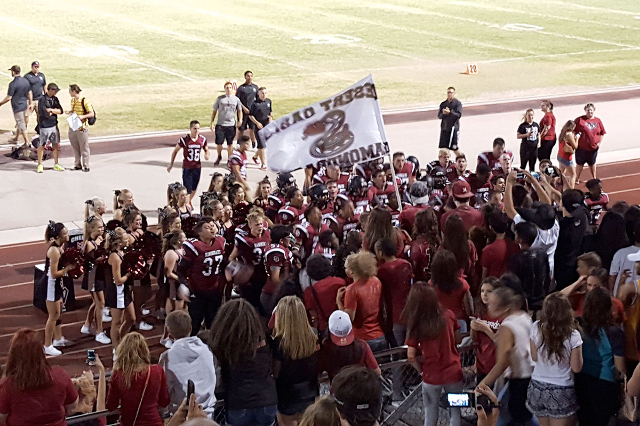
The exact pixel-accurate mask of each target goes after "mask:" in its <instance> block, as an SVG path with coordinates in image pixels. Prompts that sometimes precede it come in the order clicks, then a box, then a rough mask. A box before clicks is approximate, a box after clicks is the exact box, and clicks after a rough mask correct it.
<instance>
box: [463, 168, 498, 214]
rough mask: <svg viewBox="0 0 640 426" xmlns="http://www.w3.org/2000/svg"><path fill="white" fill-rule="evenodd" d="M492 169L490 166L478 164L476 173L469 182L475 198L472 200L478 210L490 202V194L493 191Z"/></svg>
mask: <svg viewBox="0 0 640 426" xmlns="http://www.w3.org/2000/svg"><path fill="white" fill-rule="evenodd" d="M491 177H492V176H491V169H490V168H489V165H488V164H478V167H476V172H475V173H471V175H469V178H468V179H467V182H469V186H470V187H471V192H473V195H474V198H472V199H471V201H472V202H473V205H474V206H475V207H476V208H480V206H482V205H483V204H486V203H488V202H489V194H490V193H491V191H493V185H492V184H491Z"/></svg>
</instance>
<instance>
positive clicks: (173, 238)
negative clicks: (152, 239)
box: [162, 231, 184, 256]
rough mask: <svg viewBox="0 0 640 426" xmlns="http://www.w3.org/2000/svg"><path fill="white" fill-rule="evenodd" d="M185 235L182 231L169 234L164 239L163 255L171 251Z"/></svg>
mask: <svg viewBox="0 0 640 426" xmlns="http://www.w3.org/2000/svg"><path fill="white" fill-rule="evenodd" d="M183 235H184V232H182V231H175V232H169V233H167V234H165V235H164V236H163V237H162V255H163V256H164V255H165V254H166V253H167V252H168V251H169V250H171V249H172V248H173V247H174V246H175V245H176V243H177V242H178V241H180V238H181V237H182V236H183Z"/></svg>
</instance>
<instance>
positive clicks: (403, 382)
mask: <svg viewBox="0 0 640 426" xmlns="http://www.w3.org/2000/svg"><path fill="white" fill-rule="evenodd" d="M475 350H476V348H475V347H474V346H459V347H458V351H459V352H460V360H461V361H462V373H463V386H462V389H463V390H465V391H469V390H472V389H474V388H475V385H476V367H475V361H476V358H475ZM375 357H376V359H377V360H378V363H379V364H380V369H381V370H382V382H383V391H382V398H383V401H382V407H383V409H382V420H381V425H382V426H387V425H407V426H422V425H423V424H424V407H423V403H422V378H421V377H420V374H419V373H418V372H417V371H416V370H415V368H413V366H412V365H411V364H409V362H408V361H407V347H406V346H402V347H399V348H394V349H390V350H388V351H382V352H378V353H376V354H375ZM461 417H462V422H461V423H462V425H474V424H475V423H476V413H475V409H473V408H470V407H469V408H462V409H461ZM449 418H450V412H449V408H448V407H447V404H446V394H445V393H444V392H443V394H442V398H441V399H440V404H439V410H438V425H439V426H445V425H448V424H449Z"/></svg>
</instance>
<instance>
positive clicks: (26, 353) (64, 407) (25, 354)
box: [0, 328, 78, 426]
mask: <svg viewBox="0 0 640 426" xmlns="http://www.w3.org/2000/svg"><path fill="white" fill-rule="evenodd" d="M77 404H78V392H77V391H76V389H75V387H74V386H73V383H72V382H71V378H70V377H69V375H68V374H67V373H66V372H65V371H64V369H63V368H62V367H59V366H53V367H52V366H50V365H49V363H48V361H47V359H46V357H45V354H44V351H43V350H42V340H41V338H39V337H38V335H37V333H36V332H35V331H34V330H29V329H26V328H23V329H21V330H18V331H17V332H16V333H15V334H14V335H13V337H12V338H11V344H10V346H9V354H8V357H7V364H6V366H5V368H4V375H3V377H2V381H0V424H2V425H6V426H19V425H33V426H36V425H47V426H65V425H66V424H67V421H66V416H67V414H71V413H73V412H74V411H75V408H76V405H77Z"/></svg>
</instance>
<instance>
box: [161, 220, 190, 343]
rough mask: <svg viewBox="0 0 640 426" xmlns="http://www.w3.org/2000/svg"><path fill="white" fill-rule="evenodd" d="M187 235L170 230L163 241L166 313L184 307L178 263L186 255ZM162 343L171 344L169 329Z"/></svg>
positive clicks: (162, 338)
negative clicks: (179, 288)
mask: <svg viewBox="0 0 640 426" xmlns="http://www.w3.org/2000/svg"><path fill="white" fill-rule="evenodd" d="M186 239H187V237H186V235H185V234H184V232H182V231H176V232H170V233H168V234H165V235H164V236H163V240H164V241H163V243H162V258H163V262H162V264H163V267H164V273H163V277H164V280H165V282H164V283H162V285H163V286H164V287H166V288H167V290H168V291H166V295H167V296H166V301H165V307H164V309H165V313H166V315H169V314H170V313H171V312H172V311H174V310H179V309H184V300H183V299H182V298H180V297H178V286H180V282H179V281H178V275H177V273H178V264H179V263H180V260H182V257H183V256H184V249H183V248H182V244H183V243H184V242H185V241H186ZM160 344H162V345H164V346H165V347H170V346H171V341H170V340H169V339H168V336H167V331H166V327H165V332H164V334H163V336H162V337H161V338H160Z"/></svg>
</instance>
